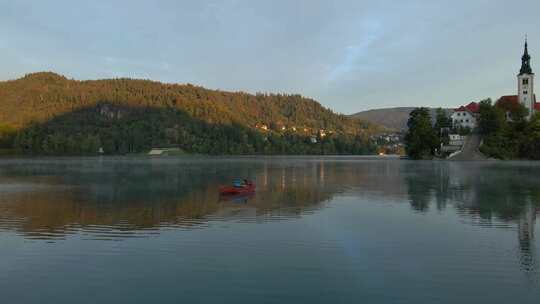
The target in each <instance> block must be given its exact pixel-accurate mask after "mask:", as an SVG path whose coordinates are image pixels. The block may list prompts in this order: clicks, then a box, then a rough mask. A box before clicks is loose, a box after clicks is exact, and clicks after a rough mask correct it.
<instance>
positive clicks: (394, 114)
mask: <svg viewBox="0 0 540 304" xmlns="http://www.w3.org/2000/svg"><path fill="white" fill-rule="evenodd" d="M414 109H415V107H397V108H385V109H374V110H368V111H363V112H359V113H356V114H353V115H350V117H353V118H358V119H361V120H365V121H368V122H371V123H374V124H376V125H380V126H382V127H385V128H388V129H392V130H397V131H400V130H406V129H407V120H408V119H409V114H410V113H411V112H412V110H414ZM430 110H431V117H435V111H436V109H435V108H431V109H430Z"/></svg>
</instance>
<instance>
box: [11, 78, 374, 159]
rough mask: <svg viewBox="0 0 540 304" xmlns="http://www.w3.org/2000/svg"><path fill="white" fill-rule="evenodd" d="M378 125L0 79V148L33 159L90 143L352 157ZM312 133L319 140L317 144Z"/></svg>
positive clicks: (117, 150) (166, 90) (160, 90)
mask: <svg viewBox="0 0 540 304" xmlns="http://www.w3.org/2000/svg"><path fill="white" fill-rule="evenodd" d="M377 129H378V127H377V126H375V125H373V124H371V123H368V122H365V121H363V120H357V119H352V118H350V117H348V116H346V115H342V114H337V113H334V112H332V111H331V110H330V109H327V108H325V107H323V106H322V105H321V104H319V103H318V102H316V101H315V100H312V99H309V98H305V97H302V96H300V95H284V94H248V93H244V92H225V91H220V90H209V89H205V88H202V87H197V86H193V85H190V84H185V85H184V84H166V83H160V82H155V81H149V80H137V79H125V78H124V79H105V80H88V81H77V80H70V79H67V78H66V77H64V76H61V75H57V74H55V73H51V72H41V73H35V74H29V75H27V76H25V77H23V78H21V79H17V80H11V81H4V82H0V148H1V145H4V146H7V144H6V142H8V141H9V138H8V137H6V136H5V135H4V136H3V135H2V132H4V133H6V132H7V131H2V130H8V131H9V132H11V134H15V133H18V134H19V135H12V136H11V137H10V138H11V139H12V140H13V141H14V144H15V146H16V147H17V148H18V149H21V150H24V151H26V152H29V153H43V152H47V153H48V154H56V153H66V154H69V153H74V154H77V153H80V152H82V151H94V150H96V149H95V148H96V146H102V147H103V150H104V151H105V153H110V154H123V153H132V152H133V153H138V152H143V151H145V150H147V149H149V148H151V147H164V146H175V147H179V148H181V149H182V150H184V151H187V152H194V153H215V154H219V153H229V154H247V153H265V154H266V153H273V154H275V153H294V154H304V153H310V154H318V153H322V154H326V153H357V152H358V151H367V150H366V149H364V148H366V147H367V145H368V143H367V140H366V139H367V138H369V135H370V134H372V133H373V132H374V131H375V130H377ZM321 134H322V135H321ZM311 136H319V138H318V139H317V142H316V144H314V145H310V142H311V141H312V140H311V139H310V138H311ZM6 138H7V139H6ZM360 138H362V139H363V142H360V140H359V139H360ZM313 141H314V140H313ZM324 144H325V145H324ZM58 151H60V152H58Z"/></svg>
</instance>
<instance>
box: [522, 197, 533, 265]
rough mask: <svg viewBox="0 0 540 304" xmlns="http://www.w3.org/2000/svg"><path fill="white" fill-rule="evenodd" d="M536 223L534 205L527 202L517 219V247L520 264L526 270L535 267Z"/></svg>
mask: <svg viewBox="0 0 540 304" xmlns="http://www.w3.org/2000/svg"><path fill="white" fill-rule="evenodd" d="M535 224H536V207H535V205H534V204H533V203H532V202H530V201H529V202H527V204H526V205H525V209H524V210H523V213H522V214H521V216H520V218H519V221H518V237H519V249H520V252H521V261H520V262H521V266H522V267H523V268H524V270H526V271H531V270H533V269H534V267H535V265H534V264H535V263H534V262H535V261H534V255H535V250H534V226H535Z"/></svg>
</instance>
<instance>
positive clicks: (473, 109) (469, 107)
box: [455, 102, 480, 113]
mask: <svg viewBox="0 0 540 304" xmlns="http://www.w3.org/2000/svg"><path fill="white" fill-rule="evenodd" d="M455 111H456V112H464V111H468V112H471V113H478V111H480V105H479V104H478V103H476V102H471V103H469V104H468V105H466V106H461V107H459V108H457V109H456V110H455Z"/></svg>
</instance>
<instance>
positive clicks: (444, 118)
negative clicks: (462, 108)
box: [434, 108, 452, 145]
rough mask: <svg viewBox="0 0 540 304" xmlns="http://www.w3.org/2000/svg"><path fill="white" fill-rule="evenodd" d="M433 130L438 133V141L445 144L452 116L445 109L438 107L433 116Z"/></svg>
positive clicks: (447, 141)
mask: <svg viewBox="0 0 540 304" xmlns="http://www.w3.org/2000/svg"><path fill="white" fill-rule="evenodd" d="M434 128H435V132H437V134H438V135H439V138H440V143H443V144H445V145H447V144H448V143H449V141H450V138H449V130H450V129H451V128H452V118H450V116H449V115H448V113H447V112H446V110H444V109H442V108H438V109H437V110H436V117H435V126H434Z"/></svg>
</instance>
